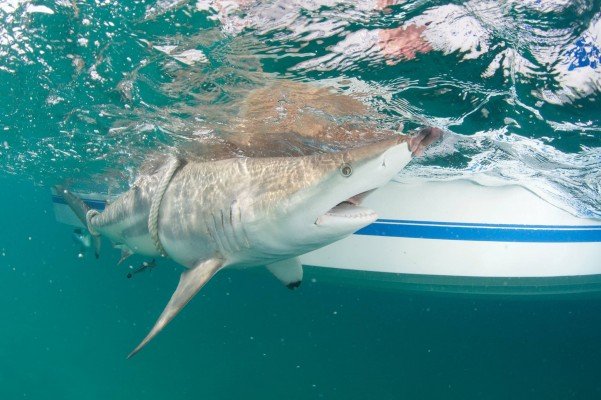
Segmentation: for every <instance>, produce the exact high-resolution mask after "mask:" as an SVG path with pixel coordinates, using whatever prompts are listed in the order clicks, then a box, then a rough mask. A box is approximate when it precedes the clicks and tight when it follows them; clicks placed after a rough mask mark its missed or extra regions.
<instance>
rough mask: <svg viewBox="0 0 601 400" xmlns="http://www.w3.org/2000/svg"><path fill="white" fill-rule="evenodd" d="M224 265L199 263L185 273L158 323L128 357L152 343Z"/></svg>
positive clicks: (211, 262) (217, 262) (212, 262)
mask: <svg viewBox="0 0 601 400" xmlns="http://www.w3.org/2000/svg"><path fill="white" fill-rule="evenodd" d="M222 265H223V261H221V260H218V259H210V260H206V261H203V262H201V263H198V264H197V265H196V266H195V267H194V268H192V269H190V270H188V271H185V272H183V273H182V275H181V276H180V278H179V284H178V285H177V289H175V292H174V293H173V295H172V296H171V300H169V303H167V306H166V307H165V309H164V310H163V313H162V314H161V315H160V316H159V319H158V320H157V322H155V324H154V326H153V327H152V329H151V330H150V332H149V333H148V335H146V337H145V338H144V340H142V342H140V344H139V345H138V346H137V347H136V348H135V349H134V350H133V351H132V352H131V353H129V355H128V356H127V358H131V357H133V356H134V355H135V354H136V353H137V352H139V351H140V350H142V348H143V347H144V346H146V344H147V343H148V342H150V341H151V340H152V339H153V338H154V337H155V336H156V335H157V334H158V333H159V332H160V331H162V330H163V328H164V327H165V326H167V324H168V323H169V322H171V320H172V319H173V318H174V317H175V316H176V315H177V314H178V313H179V312H180V311H181V310H182V308H184V307H185V306H186V304H188V302H189V301H190V300H192V297H194V295H196V293H198V291H199V290H200V289H201V288H202V287H203V286H204V284H205V283H207V282H208V281H209V279H211V278H212V277H213V275H215V274H216V273H217V271H219V268H221V266H222Z"/></svg>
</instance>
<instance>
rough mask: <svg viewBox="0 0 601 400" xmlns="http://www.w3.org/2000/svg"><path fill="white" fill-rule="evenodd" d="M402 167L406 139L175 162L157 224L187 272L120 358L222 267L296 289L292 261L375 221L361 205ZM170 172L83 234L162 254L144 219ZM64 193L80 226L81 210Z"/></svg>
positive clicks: (296, 267) (142, 184)
mask: <svg viewBox="0 0 601 400" xmlns="http://www.w3.org/2000/svg"><path fill="white" fill-rule="evenodd" d="M410 159H411V150H410V149H409V146H408V143H407V138H406V137H405V136H401V135H398V136H396V137H394V138H392V139H387V140H383V141H380V142H376V143H372V144H368V145H365V146H362V147H358V148H354V149H350V150H347V151H344V152H338V153H327V154H318V155H311V156H304V157H272V158H233V159H225V160H219V161H214V162H195V161H186V160H182V162H181V164H180V166H179V167H178V168H177V169H176V170H175V172H174V173H173V175H172V176H171V179H170V180H169V182H168V186H167V188H166V190H165V192H164V195H163V196H162V199H161V202H160V208H159V213H158V219H157V222H156V226H157V228H158V238H159V240H160V244H161V245H162V247H163V249H164V255H166V256H168V257H170V258H172V259H173V260H175V261H176V262H178V263H179V264H181V265H183V266H185V267H186V268H187V270H186V271H185V272H183V273H182V275H181V277H180V282H179V285H178V287H177V289H176V291H175V292H174V294H173V296H172V297H171V300H170V301H169V303H168V304H167V306H166V308H165V310H164V311H163V313H162V314H161V316H160V317H159V319H158V320H157V322H156V324H155V325H154V327H153V328H152V330H151V331H150V333H149V334H148V335H147V336H146V337H145V338H144V340H143V341H142V342H141V343H140V344H139V345H138V346H137V347H136V348H135V349H134V350H133V351H132V353H131V354H130V355H129V356H128V358H129V357H131V356H133V355H134V354H136V353H137V352H138V351H139V350H140V349H141V348H142V347H144V346H145V345H146V344H147V343H148V342H149V341H150V340H151V339H152V338H153V337H154V336H155V335H156V334H157V333H158V332H160V331H161V330H162V329H163V328H164V327H165V326H166V325H167V323H169V321H171V319H173V318H174V317H175V315H177V313H178V312H179V311H180V310H181V309H182V308H183V307H184V306H185V305H186V304H187V303H188V302H189V301H190V299H191V298H192V297H193V296H194V295H195V294H196V293H197V292H198V291H199V290H200V289H201V287H202V286H203V285H204V284H205V283H206V282H207V281H208V280H209V279H210V278H211V277H212V276H213V275H215V274H216V273H217V272H218V271H219V270H221V269H223V268H230V267H234V268H247V267H255V266H267V267H268V269H269V270H270V271H271V272H273V274H274V275H275V276H276V277H277V278H279V279H280V280H281V281H283V282H284V283H285V284H286V285H287V286H288V287H290V288H294V287H296V286H298V285H299V284H300V281H301V279H302V267H301V265H300V262H299V261H298V258H296V257H297V256H299V255H301V254H304V253H307V252H309V251H312V250H315V249H317V248H320V247H323V246H326V245H328V244H330V243H333V242H335V241H337V240H340V239H342V238H344V237H346V236H348V235H350V234H352V233H353V232H355V231H357V230H359V229H361V228H363V227H365V226H367V225H369V224H370V223H372V222H373V221H375V220H376V218H377V215H376V213H375V212H374V211H372V210H369V209H366V208H364V207H361V206H360V203H361V201H362V200H363V199H364V198H365V196H367V195H368V194H369V193H370V192H371V191H373V190H375V189H377V188H378V187H381V186H383V185H385V184H386V183H387V182H389V181H390V180H391V179H392V178H393V177H394V176H395V175H396V174H397V173H398V172H399V171H400V170H401V169H402V168H403V167H404V166H405V165H406V164H407V163H408V162H409V161H410ZM168 164H169V163H167V164H166V165H165V166H163V167H160V168H158V169H157V170H156V172H155V173H154V174H151V175H148V176H144V177H142V178H140V179H139V180H138V181H137V182H136V184H135V185H134V186H133V187H132V188H131V189H130V190H129V191H128V192H126V193H124V194H123V195H122V196H121V197H119V198H118V199H116V200H115V201H114V202H113V203H112V204H110V205H109V206H107V208H106V209H105V210H104V211H103V212H102V213H95V214H94V215H92V216H91V217H90V216H89V215H88V221H87V222H88V223H87V225H88V229H89V230H90V231H91V232H93V233H96V234H101V235H103V236H106V237H108V238H109V239H110V240H112V241H113V242H114V243H116V244H118V245H120V246H121V247H123V248H126V249H129V250H131V251H132V252H134V253H138V254H142V255H146V256H150V257H159V256H161V255H163V254H162V253H161V251H159V249H157V246H156V243H155V241H153V239H152V237H151V234H150V232H149V214H150V208H151V204H152V202H153V199H154V198H155V196H157V195H160V193H159V192H160V190H158V189H157V188H158V187H159V182H160V181H161V179H163V177H164V175H165V174H166V170H167V168H168V167H167V165H168ZM61 190H63V189H61ZM63 192H64V193H65V194H66V195H65V196H64V197H65V199H66V200H67V202H68V203H69V205H70V206H71V207H72V208H74V211H76V214H78V215H79V216H80V218H81V215H82V214H85V211H83V212H82V211H81V210H79V211H77V208H78V207H80V208H81V205H78V204H75V200H74V199H73V198H72V197H74V196H73V195H71V194H70V193H68V192H66V191H64V190H63ZM69 195H70V196H69ZM82 204H83V203H82Z"/></svg>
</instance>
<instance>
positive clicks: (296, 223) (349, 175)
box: [257, 136, 411, 256]
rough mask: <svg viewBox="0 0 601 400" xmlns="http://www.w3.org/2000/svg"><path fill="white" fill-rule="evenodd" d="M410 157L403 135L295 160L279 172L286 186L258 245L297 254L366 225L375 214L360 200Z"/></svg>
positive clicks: (278, 251) (330, 241)
mask: <svg viewBox="0 0 601 400" xmlns="http://www.w3.org/2000/svg"><path fill="white" fill-rule="evenodd" d="M410 160H411V152H410V151H409V149H408V146H407V143H406V140H405V138H404V137H402V136H399V137H398V138H394V139H388V140H384V141H380V142H376V143H372V144H368V145H365V146H362V147H358V148H354V149H351V150H347V151H344V152H337V153H327V154H319V155H315V156H308V157H302V158H300V159H297V160H295V162H296V164H293V166H291V165H288V166H287V168H285V169H282V171H283V172H282V171H281V172H280V174H281V177H280V180H281V181H283V182H287V183H288V188H289V189H287V190H288V192H287V194H286V197H285V198H282V199H280V201H278V202H277V204H275V205H274V206H273V208H272V210H271V211H272V213H273V215H274V218H273V224H272V227H271V229H265V227H264V226H263V227H262V229H261V232H260V233H259V232H257V237H258V238H259V239H258V240H260V241H261V242H262V245H261V247H270V246H271V249H269V250H268V251H267V252H271V254H282V255H291V256H292V255H300V254H304V253H306V252H309V251H312V250H314V249H317V248H319V247H323V246H325V245H328V244H330V243H333V242H335V241H337V240H340V239H342V238H344V237H346V236H348V235H350V234H352V233H353V232H355V231H357V230H359V229H361V228H363V227H365V226H367V225H369V224H370V223H372V222H373V221H375V220H376V219H377V214H376V211H374V210H371V209H368V208H366V207H363V206H361V203H362V201H363V200H364V199H365V198H366V197H367V195H369V193H371V192H372V191H374V190H375V189H377V188H379V187H381V186H383V185H385V184H386V183H388V182H389V181H390V180H391V179H392V178H393V177H394V176H395V175H396V174H397V173H398V172H399V171H400V170H401V169H402V168H403V167H404V166H405V165H406V164H407V163H408V162H409V161H410ZM267 195H268V196H269V194H267ZM270 197H271V198H273V197H274V196H270Z"/></svg>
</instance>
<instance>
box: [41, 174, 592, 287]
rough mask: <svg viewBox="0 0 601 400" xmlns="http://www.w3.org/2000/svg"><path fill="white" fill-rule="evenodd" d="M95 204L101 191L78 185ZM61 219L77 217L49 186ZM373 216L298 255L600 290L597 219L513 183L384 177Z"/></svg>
mask: <svg viewBox="0 0 601 400" xmlns="http://www.w3.org/2000/svg"><path fill="white" fill-rule="evenodd" d="M80 195H81V196H82V197H83V199H84V200H85V201H86V202H87V203H88V205H89V206H90V207H92V208H96V209H103V208H104V205H105V202H106V197H107V196H106V195H102V194H80ZM52 199H53V203H54V211H55V216H56V218H57V220H58V221H59V222H63V223H66V224H69V225H73V226H81V224H80V222H79V220H78V219H77V217H76V216H75V215H74V214H73V213H72V211H71V210H70V209H69V207H68V206H67V205H66V204H65V202H64V201H63V200H62V197H61V196H58V195H57V194H56V193H53V196H52ZM363 204H364V205H365V206H366V207H369V208H371V209H373V210H376V211H377V212H378V216H379V218H378V220H377V221H376V222H374V223H373V224H371V225H369V226H367V227H365V228H363V229H361V230H359V231H358V232H356V233H355V234H354V235H351V236H350V237H347V238H345V239H343V240H340V241H338V242H336V243H333V244H331V245H329V246H326V247H323V248H320V249H318V250H316V251H313V252H311V253H308V254H305V255H303V256H301V262H302V264H303V265H306V266H311V267H319V268H318V269H316V273H317V274H318V275H322V276H327V277H328V278H329V279H337V278H339V279H342V280H344V279H350V280H353V281H355V282H357V281H364V280H366V281H367V280H369V281H375V282H380V283H386V284H387V285H388V286H390V285H393V286H395V285H396V286H399V287H403V288H408V287H410V288H413V289H418V290H441V291H462V292H464V291H467V292H478V293H498V292H507V293H554V292H581V291H591V290H595V291H598V290H601V220H594V219H583V218H577V217H575V216H573V215H571V214H569V213H568V212H566V211H563V210H561V209H559V208H557V207H555V206H553V205H551V204H549V203H548V202H546V201H544V200H542V199H541V198H540V197H538V196H537V195H535V194H534V193H532V192H530V191H529V190H527V189H525V188H523V187H521V186H517V185H504V186H483V185H480V184H477V183H474V182H472V181H468V180H455V181H446V182H432V181H415V182H412V183H399V182H394V181H393V182H390V183H389V184H388V185H386V186H384V187H382V188H380V189H378V190H377V191H375V192H374V193H372V194H371V195H370V196H369V197H368V198H367V199H366V200H365V201H364V203H363Z"/></svg>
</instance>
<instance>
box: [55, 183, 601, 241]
mask: <svg viewBox="0 0 601 400" xmlns="http://www.w3.org/2000/svg"><path fill="white" fill-rule="evenodd" d="M52 201H53V202H54V203H58V204H67V203H66V202H65V200H64V199H63V198H62V196H57V195H54V196H52ZM83 201H84V202H85V203H86V204H87V205H88V206H89V207H91V208H94V209H96V210H99V211H102V210H104V208H105V206H106V202H105V201H103V200H91V199H83ZM355 235H367V236H388V237H400V238H416V239H438V240H471V241H479V242H524V243H575V242H576V243H586V242H588V243H590V242H601V225H589V226H587V225H513V224H480V223H471V222H465V223H464V222H438V221H406V220H395V219H379V220H377V221H376V222H374V223H373V224H371V225H369V226H366V227H365V228H363V229H360V230H359V231H357V232H355Z"/></svg>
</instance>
